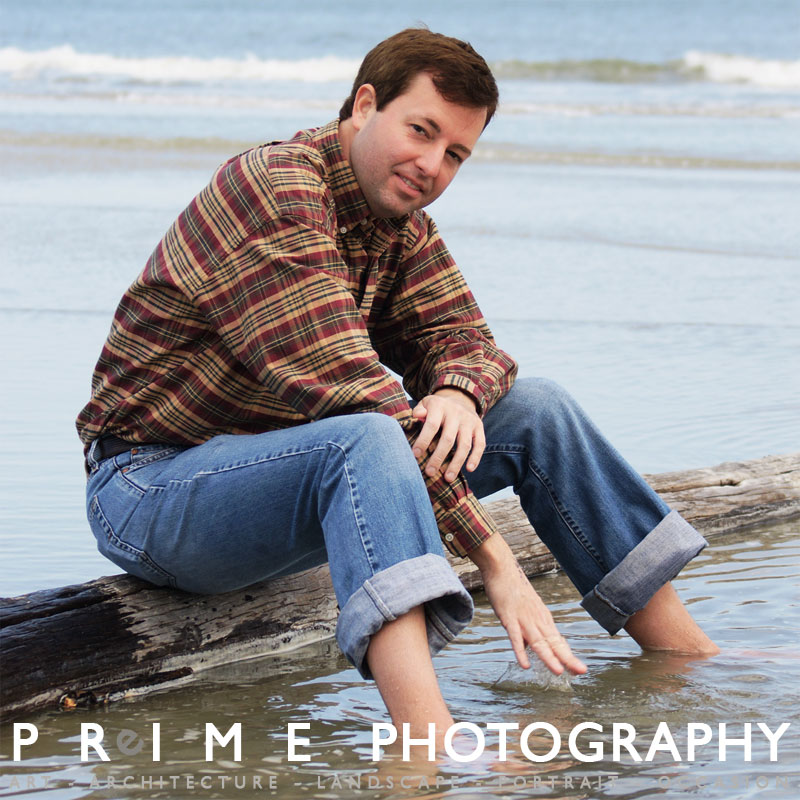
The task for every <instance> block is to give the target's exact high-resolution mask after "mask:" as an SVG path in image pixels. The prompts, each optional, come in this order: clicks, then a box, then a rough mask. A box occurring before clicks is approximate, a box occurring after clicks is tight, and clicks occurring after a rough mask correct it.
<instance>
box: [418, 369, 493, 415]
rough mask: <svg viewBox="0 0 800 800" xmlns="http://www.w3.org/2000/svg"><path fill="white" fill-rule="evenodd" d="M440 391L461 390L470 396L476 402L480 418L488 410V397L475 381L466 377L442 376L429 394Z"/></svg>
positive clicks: (435, 382) (434, 383)
mask: <svg viewBox="0 0 800 800" xmlns="http://www.w3.org/2000/svg"><path fill="white" fill-rule="evenodd" d="M438 389H459V390H460V391H462V392H464V393H465V394H468V395H469V396H470V397H471V398H472V399H473V400H474V401H475V407H476V410H477V412H478V415H479V416H481V417H482V416H483V415H484V414H485V413H486V411H487V410H488V409H487V407H486V406H487V397H486V395H485V394H484V393H483V392H482V391H481V390H480V387H479V386H478V384H477V383H475V381H473V380H471V379H470V378H467V377H466V376H465V375H453V374H452V373H451V374H448V375H440V376H439V377H438V378H437V379H436V380H435V381H434V382H433V385H432V386H431V387H430V389H429V393H430V394H433V393H434V392H435V391H437V390H438Z"/></svg>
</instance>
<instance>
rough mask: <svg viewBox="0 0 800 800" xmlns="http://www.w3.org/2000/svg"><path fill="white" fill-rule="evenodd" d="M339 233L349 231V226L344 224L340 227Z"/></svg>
mask: <svg viewBox="0 0 800 800" xmlns="http://www.w3.org/2000/svg"><path fill="white" fill-rule="evenodd" d="M339 233H347V226H346V225H342V227H341V228H339Z"/></svg>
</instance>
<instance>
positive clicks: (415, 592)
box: [336, 553, 473, 678]
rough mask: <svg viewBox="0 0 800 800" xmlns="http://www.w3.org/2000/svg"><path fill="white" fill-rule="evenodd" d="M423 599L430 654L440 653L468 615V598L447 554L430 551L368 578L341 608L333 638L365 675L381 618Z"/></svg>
mask: <svg viewBox="0 0 800 800" xmlns="http://www.w3.org/2000/svg"><path fill="white" fill-rule="evenodd" d="M422 603H424V604H425V627H426V629H427V635H428V647H429V648H430V652H431V655H435V654H436V653H438V652H439V651H440V650H441V649H442V648H443V647H444V646H445V645H446V644H447V643H448V642H451V641H452V640H453V639H455V637H456V636H458V634H459V633H460V632H461V631H462V630H463V629H464V628H465V627H466V626H467V625H469V623H470V621H471V620H472V612H473V605H472V598H471V597H470V595H469V593H468V592H467V590H466V589H465V588H464V586H463V585H462V583H461V581H460V580H459V579H458V577H457V576H456V574H455V572H453V570H452V568H451V567H450V565H449V564H448V563H447V560H446V559H445V558H443V557H442V556H439V555H435V554H433V553H426V554H425V555H421V556H417V557H415V558H409V559H406V560H405V561H401V562H399V563H397V564H394V565H393V566H391V567H388V568H387V569H384V570H381V571H380V572H376V573H375V574H374V575H373V576H372V577H371V578H368V579H367V580H366V581H364V583H363V584H362V585H361V587H360V588H358V589H357V590H356V591H355V592H354V593H353V594H352V595H351V596H350V599H349V600H348V601H347V603H346V604H345V607H344V608H343V609H342V611H341V614H339V621H338V622H337V623H336V640H337V641H338V643H339V647H340V648H341V649H342V652H343V653H344V654H345V655H346V656H347V658H348V660H349V661H350V662H351V663H352V664H353V666H355V668H356V669H357V670H358V671H359V672H360V673H361V675H362V676H363V677H364V678H371V677H372V675H371V673H370V671H369V666H368V665H367V662H366V655H367V648H368V647H369V642H370V637H371V636H372V635H373V634H375V633H377V632H378V631H379V630H380V629H381V627H382V626H383V624H384V623H386V622H391V621H392V620H395V619H397V618H398V617H401V616H402V615H403V614H405V613H406V612H408V611H410V610H411V609H412V608H415V607H416V606H418V605H420V604H422Z"/></svg>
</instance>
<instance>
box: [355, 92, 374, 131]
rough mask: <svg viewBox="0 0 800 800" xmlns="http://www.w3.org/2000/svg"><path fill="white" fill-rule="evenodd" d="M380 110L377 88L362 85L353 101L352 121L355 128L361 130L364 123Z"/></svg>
mask: <svg viewBox="0 0 800 800" xmlns="http://www.w3.org/2000/svg"><path fill="white" fill-rule="evenodd" d="M377 110H378V98H377V96H376V94H375V87H374V86H373V85H372V84H371V83H362V84H361V86H359V87H358V90H357V91H356V96H355V98H354V99H353V113H352V116H351V119H352V121H353V127H354V128H355V129H356V130H357V131H358V130H361V128H362V127H363V125H364V123H365V122H366V121H367V120H368V119H369V117H371V116H372V114H373V113H375V112H376V111H377Z"/></svg>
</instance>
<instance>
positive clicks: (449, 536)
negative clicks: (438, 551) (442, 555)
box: [444, 533, 453, 542]
mask: <svg viewBox="0 0 800 800" xmlns="http://www.w3.org/2000/svg"><path fill="white" fill-rule="evenodd" d="M444 540H445V541H446V542H452V541H453V534H452V533H446V534H445V535H444Z"/></svg>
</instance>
